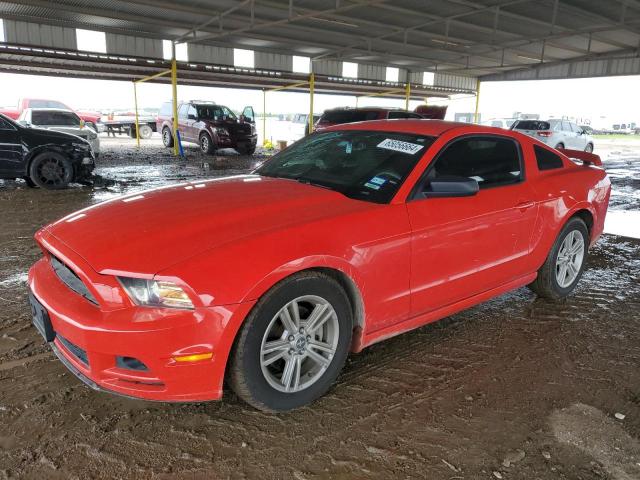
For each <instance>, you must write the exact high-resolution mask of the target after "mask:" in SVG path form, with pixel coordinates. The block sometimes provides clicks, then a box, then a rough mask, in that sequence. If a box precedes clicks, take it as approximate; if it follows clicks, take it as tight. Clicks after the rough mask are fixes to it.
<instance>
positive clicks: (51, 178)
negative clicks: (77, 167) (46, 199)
mask: <svg viewBox="0 0 640 480" xmlns="http://www.w3.org/2000/svg"><path fill="white" fill-rule="evenodd" d="M66 174H67V171H66V167H65V165H64V163H63V162H62V161H60V159H58V158H56V157H47V158H44V159H42V160H40V163H39V164H38V165H37V169H36V175H37V176H38V179H39V180H40V181H41V182H42V183H43V184H44V185H48V186H60V185H64V184H66V182H67V180H66V178H65V177H66Z"/></svg>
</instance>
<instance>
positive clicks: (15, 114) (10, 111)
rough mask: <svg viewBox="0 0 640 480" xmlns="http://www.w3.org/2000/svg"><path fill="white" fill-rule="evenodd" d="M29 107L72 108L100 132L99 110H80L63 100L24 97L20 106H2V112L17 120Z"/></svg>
mask: <svg viewBox="0 0 640 480" xmlns="http://www.w3.org/2000/svg"><path fill="white" fill-rule="evenodd" d="M27 108H57V109H60V110H71V111H74V112H76V114H77V115H78V116H79V117H80V118H81V119H82V120H83V121H84V122H85V123H86V124H87V126H88V127H91V128H93V129H94V130H95V131H96V132H99V131H100V130H99V123H100V119H101V114H100V113H99V112H78V111H75V110H74V109H73V108H70V107H68V106H67V105H65V104H64V103H62V102H58V101H57V100H44V99H40V98H23V99H21V100H20V101H19V102H18V108H0V113H2V114H4V115H6V116H7V117H9V118H11V119H13V120H17V119H18V118H19V117H20V114H21V113H22V112H23V111H24V110H26V109H27Z"/></svg>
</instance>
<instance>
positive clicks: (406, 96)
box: [404, 72, 411, 112]
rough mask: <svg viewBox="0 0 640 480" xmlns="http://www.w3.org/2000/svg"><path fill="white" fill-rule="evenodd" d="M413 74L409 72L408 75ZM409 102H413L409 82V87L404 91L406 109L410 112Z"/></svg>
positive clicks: (408, 83)
mask: <svg viewBox="0 0 640 480" xmlns="http://www.w3.org/2000/svg"><path fill="white" fill-rule="evenodd" d="M410 74H411V72H407V75H410ZM409 100H411V82H407V86H406V87H405V90H404V109H405V110H406V111H407V112H408V111H409Z"/></svg>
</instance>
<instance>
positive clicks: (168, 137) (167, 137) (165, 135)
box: [162, 127, 173, 148]
mask: <svg viewBox="0 0 640 480" xmlns="http://www.w3.org/2000/svg"><path fill="white" fill-rule="evenodd" d="M162 143H163V144H164V146H165V147H167V148H170V147H173V133H172V132H171V130H170V129H169V127H164V128H163V129H162Z"/></svg>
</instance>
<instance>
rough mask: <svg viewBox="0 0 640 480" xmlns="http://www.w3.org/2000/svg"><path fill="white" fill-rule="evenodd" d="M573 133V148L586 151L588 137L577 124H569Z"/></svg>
mask: <svg viewBox="0 0 640 480" xmlns="http://www.w3.org/2000/svg"><path fill="white" fill-rule="evenodd" d="M569 126H570V127H571V131H572V132H573V135H574V137H573V148H575V149H576V150H584V149H585V148H586V146H587V136H586V135H585V133H584V131H583V130H582V129H581V128H580V127H579V126H578V125H576V124H575V123H569Z"/></svg>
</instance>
